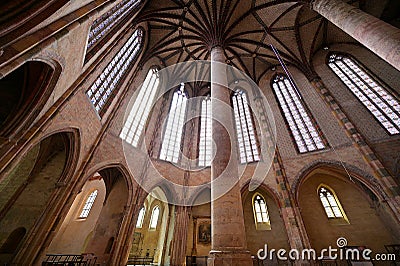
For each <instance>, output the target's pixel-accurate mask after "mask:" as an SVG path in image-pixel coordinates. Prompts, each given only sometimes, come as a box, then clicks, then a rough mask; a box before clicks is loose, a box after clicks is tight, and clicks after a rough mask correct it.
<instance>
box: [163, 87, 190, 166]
mask: <svg viewBox="0 0 400 266" xmlns="http://www.w3.org/2000/svg"><path fill="white" fill-rule="evenodd" d="M186 104H187V95H186V92H185V84H183V83H182V84H181V85H180V87H179V89H178V90H176V91H175V93H174V95H173V97H172V102H171V107H170V109H169V113H168V118H167V119H168V120H167V126H166V128H165V133H164V138H163V142H162V146H161V152H160V159H161V160H165V161H169V162H173V163H177V162H178V160H179V154H180V150H181V142H182V135H183V125H184V122H185V116H186Z"/></svg>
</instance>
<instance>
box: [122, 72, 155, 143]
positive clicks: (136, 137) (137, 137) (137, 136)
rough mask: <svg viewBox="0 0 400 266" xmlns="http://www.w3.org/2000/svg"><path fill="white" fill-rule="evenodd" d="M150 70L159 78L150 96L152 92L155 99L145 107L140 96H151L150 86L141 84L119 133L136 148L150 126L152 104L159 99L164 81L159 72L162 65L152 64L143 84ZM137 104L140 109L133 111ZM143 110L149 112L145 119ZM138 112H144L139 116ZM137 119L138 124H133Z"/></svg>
mask: <svg viewBox="0 0 400 266" xmlns="http://www.w3.org/2000/svg"><path fill="white" fill-rule="evenodd" d="M150 71H153V74H155V75H156V76H157V77H156V78H157V79H158V81H157V80H155V81H154V83H156V82H158V85H157V86H156V87H155V86H154V84H153V86H152V87H151V91H150V96H151V94H152V95H153V99H152V101H151V102H147V103H146V106H145V107H143V106H142V104H141V103H142V102H140V101H141V98H140V97H142V98H146V97H147V96H149V94H148V93H147V91H148V89H149V86H146V87H142V86H141V87H140V88H139V89H140V91H139V93H138V94H137V98H136V99H135V102H134V103H133V105H132V107H131V110H130V111H129V114H128V116H127V117H126V120H125V122H124V125H123V127H122V129H121V132H120V134H119V137H120V138H121V139H122V140H124V141H126V142H127V143H129V144H130V145H131V146H133V147H136V148H137V147H140V144H141V141H142V140H143V139H144V135H145V132H146V128H147V126H148V123H149V121H150V120H151V115H152V111H153V110H152V108H151V106H153V105H154V104H155V102H156V100H157V95H158V93H159V91H160V84H161V83H162V81H161V77H160V75H159V73H158V72H159V71H160V67H159V66H152V67H150V68H149V70H148V71H147V74H146V77H145V79H144V81H143V84H142V85H144V83H145V81H146V79H147V77H148V75H149V73H150ZM150 81H151V80H150ZM149 85H150V84H149ZM142 92H143V93H142ZM146 93H147V94H146ZM147 99H149V98H147ZM138 101H139V102H138ZM135 106H137V108H138V109H137V110H135V112H134V113H133V111H134V110H133V108H134V107H135ZM146 108H149V110H147V109H146ZM142 111H143V112H147V114H146V118H145V119H144V116H143V114H144V113H143V112H142ZM138 112H142V113H141V114H140V113H139V114H140V115H139V116H138V115H137V114H138ZM137 117H139V118H137ZM135 121H137V123H136V124H137V125H136V126H135V125H133V124H134V122H135ZM128 123H130V125H129V127H127V125H128ZM133 127H135V129H134V130H133V131H132V129H133ZM140 127H142V128H141V129H140ZM139 131H140V132H139ZM132 132H133V135H132V134H130V133H132ZM130 135H131V140H129V138H130ZM135 143H136V144H135Z"/></svg>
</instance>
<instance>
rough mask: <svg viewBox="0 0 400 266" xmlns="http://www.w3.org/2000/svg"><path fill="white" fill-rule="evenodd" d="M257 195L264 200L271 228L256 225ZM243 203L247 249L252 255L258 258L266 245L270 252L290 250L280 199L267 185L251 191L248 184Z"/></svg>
mask: <svg viewBox="0 0 400 266" xmlns="http://www.w3.org/2000/svg"><path fill="white" fill-rule="evenodd" d="M257 195H260V196H261V197H262V198H263V200H264V201H265V204H266V206H267V210H268V216H269V223H270V228H266V227H260V226H257V225H256V220H255V219H256V218H255V215H254V211H253V209H254V208H253V204H254V202H253V199H254V198H255V196H257ZM242 202H243V213H244V225H245V230H246V240H247V248H248V250H249V251H250V252H251V254H252V255H255V257H257V251H258V250H259V249H260V248H263V247H264V245H265V244H267V245H268V249H269V250H271V249H272V248H274V249H276V250H278V249H280V248H283V249H286V250H289V249H290V246H289V239H288V235H287V231H286V228H285V224H284V221H283V219H282V216H281V211H280V202H279V198H278V196H277V195H276V193H274V192H273V190H271V189H270V188H269V187H267V186H266V185H261V186H260V187H258V188H257V189H256V190H254V191H249V190H248V184H246V185H245V186H244V187H243V188H242ZM269 263H272V262H269Z"/></svg>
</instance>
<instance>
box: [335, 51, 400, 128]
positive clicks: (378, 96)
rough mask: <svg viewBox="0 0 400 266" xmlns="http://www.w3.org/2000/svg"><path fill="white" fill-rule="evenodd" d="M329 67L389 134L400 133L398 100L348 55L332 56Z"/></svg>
mask: <svg viewBox="0 0 400 266" xmlns="http://www.w3.org/2000/svg"><path fill="white" fill-rule="evenodd" d="M328 65H329V67H330V68H331V69H332V70H333V72H335V74H336V75H337V76H338V77H339V78H340V79H341V80H342V81H343V83H344V84H345V85H346V86H347V88H348V89H349V90H350V91H351V92H352V93H353V94H354V95H355V96H356V97H357V99H358V100H359V101H360V102H361V103H362V104H363V105H364V106H365V107H366V108H367V109H368V110H369V111H370V112H371V114H372V115H373V116H374V117H375V118H376V119H377V120H378V121H379V123H380V124H381V125H382V126H383V127H384V128H385V129H386V130H387V131H388V132H389V134H391V135H394V134H399V133H400V103H399V101H398V99H396V98H395V97H394V96H393V95H391V94H390V93H389V92H388V91H387V90H385V89H384V88H383V87H382V86H381V85H380V84H379V83H378V82H376V81H375V80H374V79H373V77H372V76H371V75H369V74H368V73H367V72H366V71H364V70H363V69H362V68H361V67H360V66H359V65H358V63H357V62H356V61H355V60H353V59H352V58H350V57H348V56H346V55H339V54H331V55H330V57H329V62H328Z"/></svg>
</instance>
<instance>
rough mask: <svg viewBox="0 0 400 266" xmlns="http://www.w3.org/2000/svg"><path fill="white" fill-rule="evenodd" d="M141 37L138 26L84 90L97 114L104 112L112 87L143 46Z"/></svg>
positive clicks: (140, 30)
mask: <svg viewBox="0 0 400 266" xmlns="http://www.w3.org/2000/svg"><path fill="white" fill-rule="evenodd" d="M142 39H143V30H142V29H141V28H139V29H137V30H136V31H135V32H134V33H133V34H132V36H131V37H130V38H129V39H128V41H127V42H126V43H125V44H124V46H123V47H122V48H121V49H120V50H119V51H118V53H117V54H116V55H115V56H114V58H113V59H112V60H111V62H110V63H109V64H108V65H107V67H106V68H105V69H104V70H103V72H102V73H101V74H100V76H99V77H98V78H97V79H96V81H95V82H94V83H93V85H92V86H91V87H90V89H89V90H88V91H86V94H87V96H88V97H89V99H90V101H91V102H92V104H93V105H94V107H95V108H96V111H97V112H98V113H99V115H103V114H104V112H105V110H106V107H107V106H108V105H109V104H110V102H111V100H112V98H113V96H114V89H115V88H116V87H117V86H118V83H119V82H120V81H121V80H122V77H123V76H124V75H125V74H126V72H127V70H128V69H130V66H131V63H132V61H133V60H135V59H136V57H137V55H138V54H139V51H140V50H141V48H142V46H143V45H142Z"/></svg>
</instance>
